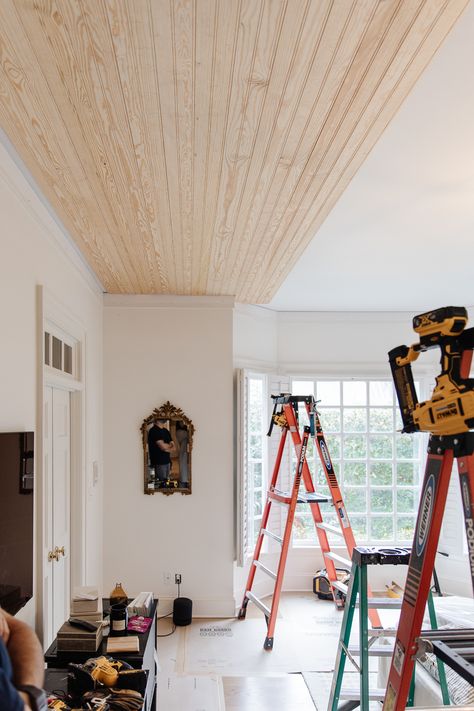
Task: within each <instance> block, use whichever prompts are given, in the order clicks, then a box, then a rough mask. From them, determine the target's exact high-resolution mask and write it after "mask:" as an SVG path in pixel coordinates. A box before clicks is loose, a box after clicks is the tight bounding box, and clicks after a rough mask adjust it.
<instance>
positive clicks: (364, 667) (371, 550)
mask: <svg viewBox="0 0 474 711" xmlns="http://www.w3.org/2000/svg"><path fill="white" fill-rule="evenodd" d="M410 554H411V549H410V548H382V547H376V546H370V547H362V546H359V547H357V548H354V551H353V554H352V570H351V577H350V581H349V587H348V590H347V597H346V604H345V607H344V617H343V620H342V627H341V634H340V637H339V644H338V649H337V656H336V663H335V668H334V674H333V679H332V685H331V693H330V697H329V704H328V711H342V710H344V711H350V709H354V708H356V707H357V706H360V708H361V711H368V709H369V703H370V702H371V701H381V702H383V701H384V699H385V689H372V690H371V689H369V657H384V656H385V657H390V658H392V655H393V646H392V645H390V644H377V641H378V640H379V639H380V638H382V637H384V638H386V637H393V639H395V636H396V634H397V630H396V629H384V628H369V624H368V614H369V609H374V608H376V609H379V610H380V609H392V610H393V609H400V608H401V605H402V599H401V598H388V597H387V598H375V597H368V588H367V566H368V565H408V563H409V560H410ZM356 607H358V608H359V645H358V646H357V645H355V646H351V645H350V644H349V640H350V636H351V630H352V623H353V620H354V613H355V609H356ZM428 612H429V617H430V624H431V629H438V627H437V622H436V613H435V609H434V603H433V597H432V594H431V592H430V594H429V596H428ZM356 657H358V658H359V662H357V660H356ZM346 659H349V661H350V662H351V663H352V664H353V666H354V667H355V668H356V670H357V671H358V672H359V682H360V684H359V688H351V689H344V690H341V687H342V679H343V676H344V669H345V665H346ZM437 665H438V673H439V682H440V686H441V692H442V696H443V704H444V705H445V706H449V705H450V699H449V693H448V687H447V683H446V673H445V670H444V665H443V663H442V662H441V660H437ZM414 693H415V670H414V671H413V677H412V681H411V686H410V694H409V697H408V704H407V705H408V706H413V696H414ZM340 701H343V702H344V703H343V704H341V706H340V705H339V702H340Z"/></svg>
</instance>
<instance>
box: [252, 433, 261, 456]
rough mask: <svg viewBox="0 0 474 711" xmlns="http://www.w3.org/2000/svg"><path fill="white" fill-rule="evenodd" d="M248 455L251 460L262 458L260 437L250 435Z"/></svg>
mask: <svg viewBox="0 0 474 711" xmlns="http://www.w3.org/2000/svg"><path fill="white" fill-rule="evenodd" d="M249 454H250V458H251V459H260V458H261V456H262V438H261V436H260V435H250V442H249Z"/></svg>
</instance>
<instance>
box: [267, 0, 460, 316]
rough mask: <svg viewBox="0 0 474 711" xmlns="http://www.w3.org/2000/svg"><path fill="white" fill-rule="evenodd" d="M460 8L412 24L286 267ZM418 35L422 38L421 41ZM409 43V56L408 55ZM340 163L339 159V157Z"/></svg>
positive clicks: (271, 286)
mask: <svg viewBox="0 0 474 711" xmlns="http://www.w3.org/2000/svg"><path fill="white" fill-rule="evenodd" d="M466 5H467V0H455V2H450V1H449V2H443V3H441V2H437V3H436V7H434V3H432V2H429V3H427V4H425V5H424V6H423V7H422V8H421V11H420V13H419V16H418V17H417V22H416V23H414V24H413V27H412V28H411V30H410V33H409V34H408V35H407V37H406V46H405V47H403V49H401V51H400V61H402V58H404V62H405V63H404V66H403V67H402V68H400V67H399V66H398V67H397V63H398V61H399V57H398V54H397V56H395V57H394V58H393V61H392V63H391V64H390V66H389V67H388V69H387V72H386V76H385V77H384V79H385V82H382V83H381V84H380V86H379V87H378V91H379V92H380V94H381V95H382V96H383V99H382V101H379V108H378V111H374V112H373V114H372V116H371V121H370V122H369V123H367V117H363V120H362V121H360V127H359V125H358V127H357V130H356V131H355V133H354V136H353V137H352V136H351V139H350V140H349V141H348V142H347V155H346V156H345V158H346V162H345V164H343V165H342V166H341V167H340V168H339V171H338V174H337V173H335V174H334V176H332V177H331V181H328V188H329V190H328V191H327V194H326V193H325V194H324V195H322V194H321V195H319V196H318V197H316V198H315V200H316V203H317V204H316V203H315V212H316V216H315V215H313V221H312V222H311V218H309V216H308V222H306V220H305V218H302V219H301V221H300V229H299V231H298V235H299V236H300V238H299V243H297V242H296V241H294V245H295V251H294V254H293V255H291V266H293V265H294V263H295V262H296V260H297V259H298V258H299V257H300V256H301V254H302V253H303V251H304V249H305V248H306V246H307V244H308V240H309V239H311V237H312V235H314V231H315V229H317V228H318V227H319V226H320V225H321V224H322V222H323V220H324V219H325V217H326V216H327V214H328V213H329V211H330V209H331V208H332V207H333V206H334V204H335V203H336V201H337V199H338V198H339V197H340V195H341V193H342V190H344V189H345V187H346V186H347V184H348V183H349V181H350V180H351V178H352V177H353V175H354V174H355V172H356V171H357V169H358V168H359V167H360V165H361V163H362V161H363V160H364V159H365V157H366V156H367V155H368V153H369V152H370V150H371V149H372V147H373V146H374V144H375V142H376V141H377V139H378V137H379V136H380V135H381V133H382V132H383V130H384V128H385V127H386V126H387V124H388V123H389V121H390V120H391V119H392V118H393V116H394V114H395V112H396V111H397V109H398V108H399V107H400V105H401V104H402V102H403V100H404V99H405V98H406V96H407V94H408V92H409V91H410V89H411V88H412V87H413V85H414V84H415V82H416V80H417V78H418V77H419V76H420V74H421V73H422V71H423V70H424V68H425V67H426V65H427V63H428V62H429V60H430V59H431V58H432V56H433V54H434V53H435V52H436V50H437V49H438V47H439V45H440V44H441V43H442V42H443V40H444V39H445V37H446V34H447V33H448V32H449V30H450V29H451V27H452V25H453V24H454V22H455V21H456V19H457V18H458V17H459V15H460V13H461V12H462V11H463V9H464V8H465V7H466ZM436 11H437V14H436ZM420 33H422V34H421V37H420ZM413 36H415V37H418V40H419V41H418V42H417V44H416V46H414V45H413ZM410 43H411V52H410V51H408V46H410ZM342 161H343V158H342V157H341V162H342ZM280 249H281V245H280ZM274 265H275V269H274V271H273V272H271V273H269V282H268V285H267V290H266V291H265V290H261V291H260V293H259V298H261V299H265V301H267V300H269V299H271V298H272V297H273V295H274V294H275V291H276V290H277V289H278V287H279V286H280V284H281V282H282V281H283V279H284V278H285V276H286V274H287V272H286V270H282V269H281V267H280V266H278V256H276V259H275V260H274ZM291 266H290V268H291ZM265 301H263V303H265Z"/></svg>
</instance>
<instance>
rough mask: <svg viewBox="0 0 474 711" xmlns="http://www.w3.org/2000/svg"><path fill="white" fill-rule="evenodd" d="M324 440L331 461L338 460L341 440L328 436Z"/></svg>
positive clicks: (334, 436) (335, 436)
mask: <svg viewBox="0 0 474 711" xmlns="http://www.w3.org/2000/svg"><path fill="white" fill-rule="evenodd" d="M325 439H326V444H327V447H328V452H329V456H330V457H331V460H334V459H339V457H340V456H341V438H340V437H338V436H337V435H328V436H327V437H326V438H325ZM333 464H334V461H333Z"/></svg>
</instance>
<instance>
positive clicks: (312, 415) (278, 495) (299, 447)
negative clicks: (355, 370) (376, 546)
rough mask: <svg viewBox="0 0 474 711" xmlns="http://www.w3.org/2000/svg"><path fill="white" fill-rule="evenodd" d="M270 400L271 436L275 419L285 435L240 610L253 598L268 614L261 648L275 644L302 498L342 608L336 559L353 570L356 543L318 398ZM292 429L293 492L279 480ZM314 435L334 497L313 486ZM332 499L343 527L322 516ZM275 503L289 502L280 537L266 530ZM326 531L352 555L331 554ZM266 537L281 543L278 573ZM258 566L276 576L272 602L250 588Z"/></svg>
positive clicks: (287, 396)
mask: <svg viewBox="0 0 474 711" xmlns="http://www.w3.org/2000/svg"><path fill="white" fill-rule="evenodd" d="M272 399H273V400H274V408H273V414H272V420H271V424H270V429H269V432H268V435H269V436H270V435H271V433H272V429H273V425H274V424H277V425H279V426H280V427H281V428H282V431H281V438H280V444H279V447H278V453H277V456H276V460H275V465H274V468H273V474H272V479H271V482H270V486H269V489H268V492H267V500H266V504H265V508H264V511H263V516H262V523H261V527H260V532H259V534H258V537H257V542H256V546H255V552H254V555H253V560H252V564H251V566H250V571H249V575H248V579H247V584H246V587H245V593H244V598H243V601H242V605H241V607H240V610H239V613H238V618H239V619H244V618H245V615H246V612H247V605H248V602H249V601H251V602H253V603H254V604H255V605H256V606H257V607H259V608H260V609H261V610H262V612H263V613H264V615H265V620H266V622H267V636H266V637H265V642H264V645H263V647H264V649H267V650H271V649H273V640H274V632H275V624H276V618H277V613H278V605H279V602H280V595H281V588H282V584H283V576H284V572H285V565H286V559H287V557H288V549H289V545H290V540H291V532H292V528H293V522H294V518H295V512H296V505H297V504H299V503H307V504H308V505H309V507H310V510H311V514H312V517H313V521H314V525H315V528H316V533H317V536H318V540H319V545H320V547H321V551H322V554H323V558H324V564H325V567H326V571H327V575H328V579H329V581H330V584H331V589H332V593H333V597H334V601H335V603H336V605H337V607H339V608H343V607H344V600H345V595H346V593H347V585H345V584H344V583H342V582H340V581H339V580H338V577H337V570H336V565H335V564H336V563H339V564H342V565H344V566H345V567H347V568H349V569H350V568H351V565H352V563H351V558H352V551H353V549H354V548H355V546H356V542H355V539H354V534H353V531H352V528H351V525H350V521H349V517H348V515H347V511H346V508H345V506H344V501H343V499H342V494H341V490H340V488H339V484H338V481H337V477H336V474H335V471H334V467H333V465H332V462H331V457H330V455H329V450H328V447H327V444H326V440H325V438H324V432H323V429H322V427H321V422H320V419H319V415H318V412H317V409H316V401H315V399H314V397H313V396H312V395H304V396H303V395H291V394H288V393H282V394H281V395H272ZM299 403H304V405H305V408H306V413H307V415H308V420H309V423H310V424H309V426H308V425H305V426H304V427H303V433H302V436H301V434H300V428H299V418H298V405H299ZM288 432H290V435H291V438H292V440H293V445H294V448H295V452H296V456H297V466H296V471H295V477H294V480H293V485H292V488H291V491H290V492H288V493H286V492H283V491H281V490H279V489H278V488H277V481H278V475H279V472H280V466H281V460H282V457H283V452H284V449H285V444H286V438H287V434H288ZM310 435H311V436H313V437H314V441H315V444H316V448H317V450H318V454H319V458H320V460H321V463H322V466H323V469H324V472H325V475H326V480H327V483H328V486H329V491H330V496H331V498H330V499H328V497H327V496H325V495H322V494H318V493H317V492H316V491H315V488H314V484H313V480H312V477H311V472H310V470H309V466H308V462H307V460H306V450H307V447H308V441H309V437H310ZM301 481H302V482H303V484H304V491H300V488H301V487H300V484H301ZM328 501H332V504H333V506H334V510H335V512H336V514H337V518H338V521H339V524H340V528H337V527H336V526H332V525H330V524H327V523H324V521H323V516H322V512H321V508H320V506H319V504H321V503H326V502H328ZM273 504H278V505H283V506H287V507H288V513H287V518H286V523H285V529H284V533H283V536H277V535H276V534H274V533H273V532H272V531H269V530H268V529H267V524H268V520H269V517H270V512H271V508H272V506H273ZM328 533H332V534H335V535H339V536H341V537H342V538H343V539H344V544H345V547H346V549H347V552H348V554H349V555H348V558H346V557H344V556H341V555H339V554H338V553H333V552H332V551H331V547H330V545H329V540H328V535H327V534H328ZM265 536H268V537H270V538H272V539H274V540H276V541H277V542H278V543H280V544H281V554H280V560H279V563H278V569H277V571H276V572H275V571H272V570H270V569H269V568H268V567H267V566H265V565H263V563H261V562H260V560H259V558H260V553H261V550H262V545H263V541H264V539H265ZM257 569H259V570H261V571H262V572H263V573H265V574H266V575H269V576H270V577H271V578H273V579H274V580H275V587H274V591H273V596H272V603H271V607H268V606H267V605H265V603H264V602H262V600H260V599H259V598H258V597H257V596H256V595H254V593H253V592H252V586H253V582H254V578H255V573H256V571H257ZM369 616H370V619H371V622H372V625H373V627H381V623H380V618H379V616H378V613H377V610H375V609H372V610H370V612H369Z"/></svg>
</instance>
